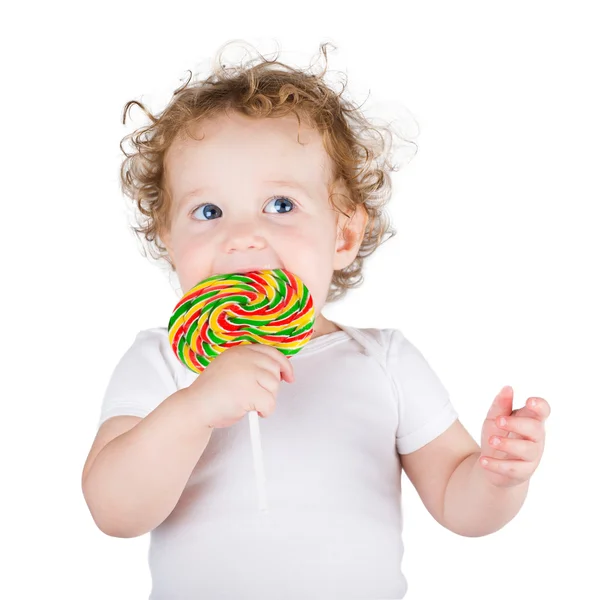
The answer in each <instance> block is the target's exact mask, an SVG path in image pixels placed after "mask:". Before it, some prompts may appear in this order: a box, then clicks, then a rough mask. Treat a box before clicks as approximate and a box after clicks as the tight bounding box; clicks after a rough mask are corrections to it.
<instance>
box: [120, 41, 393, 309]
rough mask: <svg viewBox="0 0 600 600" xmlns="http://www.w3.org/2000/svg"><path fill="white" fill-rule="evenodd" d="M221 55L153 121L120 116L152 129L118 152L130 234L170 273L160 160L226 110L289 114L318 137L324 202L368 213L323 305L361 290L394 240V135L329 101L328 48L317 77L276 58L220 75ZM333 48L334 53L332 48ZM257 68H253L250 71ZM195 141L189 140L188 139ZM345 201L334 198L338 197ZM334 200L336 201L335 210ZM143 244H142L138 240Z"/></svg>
mask: <svg viewBox="0 0 600 600" xmlns="http://www.w3.org/2000/svg"><path fill="white" fill-rule="evenodd" d="M230 43H232V42H227V43H226V44H224V45H223V46H222V47H221V51H220V52H218V53H217V55H216V58H215V59H214V62H213V73H212V74H211V75H210V76H209V77H207V78H206V79H204V80H200V81H196V82H194V83H192V84H191V85H189V83H190V80H191V78H192V76H191V73H190V77H189V78H188V80H187V82H186V83H185V84H184V85H183V86H181V87H180V88H179V89H177V90H176V91H175V92H173V97H172V99H171V100H170V102H169V103H168V105H167V106H166V108H165V109H164V110H163V111H162V113H161V114H158V115H156V116H154V115H152V114H151V113H150V112H149V111H148V110H147V109H146V107H145V106H144V105H143V104H142V103H141V102H139V101H137V100H131V101H129V102H127V104H126V105H125V108H124V111H123V124H125V121H126V118H127V113H128V111H129V108H130V107H131V106H132V105H134V104H135V105H138V106H139V107H140V108H141V109H142V111H143V112H144V113H145V114H146V116H147V117H148V118H149V119H150V121H151V124H150V125H147V126H145V127H142V128H140V129H137V130H136V131H134V132H133V133H131V134H129V135H127V136H125V137H124V138H123V139H122V140H121V144H120V147H121V151H122V152H123V154H124V155H125V157H126V158H125V159H124V160H123V162H122V164H121V169H120V183H121V190H122V192H123V193H124V194H125V195H126V196H127V197H129V198H131V199H132V200H133V201H134V205H135V208H134V210H135V219H136V226H134V227H133V228H132V229H133V231H134V232H135V234H137V235H138V236H139V237H140V240H142V245H143V239H145V240H146V242H148V250H149V252H150V254H151V255H152V257H153V258H155V259H159V260H161V259H164V260H166V262H167V263H168V265H169V267H170V269H171V270H172V271H175V269H176V265H173V263H172V262H171V259H170V257H169V255H168V253H167V251H166V248H165V246H164V245H163V243H162V242H161V239H160V237H161V234H163V233H165V232H167V231H169V229H170V215H171V207H172V200H171V197H170V195H169V191H168V187H167V185H166V182H165V155H166V153H167V150H168V149H169V147H170V146H171V144H172V142H173V141H174V140H175V139H176V138H177V137H178V136H179V135H180V134H181V132H182V131H185V133H186V134H187V135H189V136H190V137H192V138H193V136H192V135H191V133H190V132H189V127H190V126H191V125H193V124H194V123H196V122H198V121H199V120H200V119H203V118H210V117H213V116H217V115H219V114H223V113H225V112H228V111H230V110H234V111H238V112H239V113H241V114H243V115H247V116H251V117H256V118H266V117H281V116H285V115H287V114H290V113H294V114H295V116H296V118H297V119H298V122H299V124H300V119H301V118H303V117H304V118H306V119H307V122H308V123H309V124H310V125H312V126H313V127H314V128H316V129H317V130H318V131H319V133H320V134H321V139H322V142H323V146H324V148H325V150H326V152H327V154H328V155H329V156H330V158H331V161H332V174H331V180H330V182H329V187H328V191H329V202H330V204H331V205H332V206H333V208H334V209H335V210H338V211H340V212H341V213H342V214H344V215H345V216H346V217H348V218H351V217H350V215H348V214H347V213H346V212H344V211H345V210H347V211H349V212H351V213H352V214H353V213H354V212H355V211H356V209H357V206H358V205H362V206H363V207H364V209H365V211H366V213H367V217H368V220H367V227H366V228H365V232H364V236H363V239H362V242H361V245H360V248H359V250H358V254H357V256H356V258H355V260H354V261H353V262H352V263H351V264H350V265H348V266H347V267H346V268H344V269H341V270H337V271H334V273H333V276H332V280H331V283H330V288H329V292H328V295H327V302H333V301H336V300H339V299H341V298H342V297H344V296H345V294H346V292H347V291H348V290H349V289H350V288H356V287H358V286H360V285H361V284H362V282H363V280H364V277H363V275H362V270H363V263H364V260H365V258H366V257H367V256H370V255H371V254H372V253H373V252H374V251H375V249H376V248H377V247H379V246H380V245H381V244H382V243H383V242H385V241H387V239H390V238H391V237H393V236H394V235H396V233H397V232H396V230H395V229H394V228H393V227H392V226H391V223H390V218H389V216H388V215H387V214H386V212H385V205H386V204H387V203H388V201H389V199H390V197H391V179H390V172H392V171H396V170H398V168H397V166H396V165H394V164H391V163H390V155H391V152H392V144H389V145H388V144H386V139H385V136H386V135H388V138H389V137H390V136H391V137H393V135H395V132H394V131H393V129H392V128H391V127H389V126H386V127H378V126H376V125H374V124H373V123H371V122H370V121H368V120H367V119H366V117H365V116H364V115H363V114H361V112H360V111H359V107H357V106H355V105H354V104H353V103H352V102H349V101H347V100H346V99H345V98H343V97H342V93H343V92H344V90H345V87H346V84H347V81H346V83H344V86H343V88H342V90H341V91H340V92H339V93H335V92H334V91H333V90H332V89H331V88H330V87H329V86H328V85H327V84H326V83H325V81H324V75H325V73H326V71H327V46H328V45H329V42H327V43H325V44H320V46H319V50H320V53H322V54H323V56H324V57H325V67H324V68H323V70H322V71H321V72H320V73H318V74H313V73H310V71H302V70H298V69H294V68H292V67H290V66H288V65H285V64H283V63H281V62H279V61H277V58H278V56H279V53H278V54H277V56H276V57H275V59H273V60H267V59H265V58H264V57H263V56H262V55H261V54H260V53H259V57H260V59H261V60H260V61H259V58H256V59H254V60H250V61H249V63H248V64H247V65H244V64H243V63H241V64H240V66H239V67H226V66H225V65H224V64H222V53H223V52H224V49H225V47H226V46H228V45H229V44H230ZM334 48H335V47H334ZM255 61H259V62H258V64H253V63H254V62H255ZM194 139H195V138H194ZM126 141H130V142H131V144H132V146H133V151H132V152H130V153H127V152H126V151H125V150H124V149H123V143H124V142H126ZM338 184H341V188H342V189H343V190H344V191H345V192H347V194H346V193H342V194H339V193H334V189H340V188H339V187H338ZM334 196H340V197H341V201H340V203H339V204H340V205H341V206H339V205H338V204H337V203H336V202H335V201H334V200H333V197H334ZM142 236H143V239H142Z"/></svg>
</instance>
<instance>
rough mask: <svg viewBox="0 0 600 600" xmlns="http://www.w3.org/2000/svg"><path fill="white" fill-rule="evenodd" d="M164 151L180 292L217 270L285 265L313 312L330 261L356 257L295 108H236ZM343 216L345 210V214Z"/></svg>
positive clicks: (170, 241)
mask: <svg viewBox="0 0 600 600" xmlns="http://www.w3.org/2000/svg"><path fill="white" fill-rule="evenodd" d="M192 131H193V134H194V136H195V137H198V138H201V137H202V136H204V138H203V139H202V140H201V141H196V140H191V139H185V140H179V141H177V142H175V143H174V144H173V145H172V146H171V147H170V148H169V150H168V152H167V156H166V159H165V165H166V183H167V185H168V187H169V191H170V193H171V197H172V212H171V229H170V231H169V232H168V234H167V235H163V237H162V241H163V242H164V243H165V245H166V247H167V250H168V251H169V254H170V257H171V260H172V261H173V263H174V265H175V269H176V272H177V276H178V278H179V282H180V284H181V288H182V290H183V293H184V294H185V293H186V292H187V291H189V290H190V289H191V288H192V287H193V286H195V285H196V284H197V283H198V282H200V281H201V280H203V279H205V278H207V277H210V276H212V275H216V274H223V273H234V272H238V271H247V270H251V269H276V268H283V269H287V270H289V271H291V272H292V273H294V274H296V275H297V276H298V277H300V279H301V280H302V281H303V282H304V283H305V284H306V286H307V287H308V289H309V291H310V293H311V295H312V297H313V301H314V305H315V313H316V314H317V315H318V314H319V313H320V310H321V308H322V307H323V306H324V304H325V300H326V298H327V292H328V289H329V284H330V281H331V276H332V274H333V270H334V269H340V268H343V267H345V266H347V265H348V264H350V263H351V262H352V260H353V259H354V255H355V253H354V254H353V255H352V256H350V255H349V253H348V250H347V249H346V248H345V247H344V245H343V240H342V237H341V234H340V236H338V230H337V227H338V221H339V222H340V224H341V223H342V221H340V219H339V218H338V213H337V212H336V211H335V210H334V209H333V208H332V207H331V206H330V204H329V201H328V191H327V187H326V183H327V181H328V178H329V169H330V158H329V156H328V155H327V153H326V152H325V149H324V148H323V145H322V142H321V139H320V136H319V134H318V132H317V131H315V130H313V129H308V128H307V127H306V126H305V125H304V124H303V125H302V126H301V128H300V130H299V140H300V142H301V143H302V144H303V145H301V144H299V143H298V141H297V136H298V121H297V120H296V118H295V117H294V116H293V115H292V116H289V117H283V118H281V117H280V118H272V119H252V118H249V117H246V116H244V115H240V114H238V113H233V114H231V115H222V116H219V117H217V118H214V119H211V120H205V121H203V122H202V123H201V124H200V125H198V126H197V128H195V129H193V130H192ZM341 218H344V217H343V216H342V217H341Z"/></svg>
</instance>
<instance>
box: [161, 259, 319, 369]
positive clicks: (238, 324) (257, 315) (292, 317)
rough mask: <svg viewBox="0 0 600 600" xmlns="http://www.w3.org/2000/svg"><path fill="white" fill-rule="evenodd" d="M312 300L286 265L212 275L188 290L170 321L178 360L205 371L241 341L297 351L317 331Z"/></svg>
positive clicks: (242, 342)
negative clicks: (213, 361)
mask: <svg viewBox="0 0 600 600" xmlns="http://www.w3.org/2000/svg"><path fill="white" fill-rule="evenodd" d="M314 321H315V316H314V308H313V299H312V296H311V295H310V292H309V291H308V288H307V287H306V285H304V283H303V282H302V280H301V279H300V278H299V277H297V276H296V275H294V274H293V273H290V272H289V271H286V270H284V269H272V270H271V269H267V270H262V271H252V272H250V273H232V274H227V275H215V276H213V277H209V278H208V279H205V280H203V281H201V282H200V283H198V284H197V285H196V286H194V287H193V288H192V289H191V290H190V291H189V292H187V293H186V294H185V295H184V296H183V297H182V298H181V300H180V301H179V302H178V303H177V305H176V306H175V308H174V309H173V314H172V315H171V319H170V320H169V328H168V330H169V343H170V344H171V348H172V349H173V352H174V353H175V355H176V356H177V358H179V360H180V361H181V362H182V363H183V364H184V365H185V366H186V367H188V368H189V369H191V370H192V371H194V372H196V373H201V372H202V371H204V369H205V368H206V367H207V366H208V365H209V364H210V361H211V360H213V359H214V358H216V357H217V356H219V354H221V352H223V351H225V350H227V348H231V347H233V346H238V345H241V344H253V343H260V344H267V345H269V346H275V347H276V348H278V349H279V350H280V351H281V352H282V353H283V354H284V355H286V356H288V357H289V356H292V355H294V354H297V353H298V352H299V351H300V350H301V349H302V347H303V346H304V345H305V344H306V343H307V342H308V341H309V340H310V338H311V336H312V334H313V331H314V330H313V326H314Z"/></svg>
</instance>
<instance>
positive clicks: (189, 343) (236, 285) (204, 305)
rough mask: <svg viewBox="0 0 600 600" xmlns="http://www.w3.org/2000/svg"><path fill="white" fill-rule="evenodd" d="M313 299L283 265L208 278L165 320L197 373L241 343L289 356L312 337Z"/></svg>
mask: <svg viewBox="0 0 600 600" xmlns="http://www.w3.org/2000/svg"><path fill="white" fill-rule="evenodd" d="M314 321H315V317H314V308H313V300H312V296H311V295H310V292H309V291H308V288H307V287H306V285H305V284H304V283H303V282H302V281H301V280H300V278H299V277H297V276H296V275H294V274H293V273H290V272H289V271H286V270H284V269H273V270H271V269H266V270H260V271H251V272H249V273H231V274H226V275H215V276H213V277H209V278H208V279H205V280H203V281H201V282H200V283H198V284H197V285H196V286H194V287H193V288H192V289H191V290H189V292H187V293H186V294H185V295H184V296H183V297H182V298H181V300H179V302H178V303H177V305H176V306H175V308H174V309H173V314H172V315H171V319H170V320H169V327H168V331H169V343H170V344H171V348H172V349H173V352H174V353H175V355H176V356H177V358H178V359H179V360H180V361H181V362H182V363H183V364H184V365H185V366H186V367H188V368H189V369H190V370H192V371H194V372H195V373H202V371H204V369H206V367H207V366H208V365H209V364H210V362H211V361H212V360H214V359H215V358H216V357H217V356H219V354H221V353H222V352H224V351H225V350H227V349H228V348H232V347H234V346H239V345H242V344H254V343H259V344H267V345H269V346H274V347H275V348H277V349H278V350H280V351H281V352H282V353H283V354H284V355H285V356H287V357H288V358H289V357H290V356H293V355H294V354H297V353H298V352H299V351H300V350H301V349H302V348H303V347H304V346H305V345H306V344H307V343H308V341H309V340H310V338H311V336H312V334H313V332H314V329H313V326H314ZM249 419H250V433H251V439H252V445H253V453H254V463H255V468H256V472H257V478H258V480H259V500H260V505H261V509H263V510H266V494H265V491H264V469H263V467H262V460H261V448H260V437H259V430H258V416H257V413H256V411H251V412H250V413H249Z"/></svg>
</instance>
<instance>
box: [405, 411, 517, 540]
mask: <svg viewBox="0 0 600 600" xmlns="http://www.w3.org/2000/svg"><path fill="white" fill-rule="evenodd" d="M479 456H480V447H479V445H478V444H477V442H475V440H474V439H473V438H472V437H471V436H470V434H469V433H468V431H467V430H466V429H465V428H464V426H463V425H462V423H460V421H458V420H456V421H455V422H454V423H453V424H452V425H451V426H450V427H449V428H448V429H447V430H446V431H445V432H444V433H442V434H441V435H439V436H438V437H437V438H436V439H434V440H432V441H431V442H429V443H428V444H426V445H425V446H423V447H422V448H420V449H419V450H416V451H415V452H411V453H410V454H403V455H402V457H401V458H402V465H403V468H404V471H405V472H406V474H407V476H408V477H409V479H410V480H411V483H412V484H413V485H414V486H415V488H416V490H417V492H418V494H419V496H420V497H421V500H422V501H423V504H424V505H425V507H426V508H427V510H428V511H429V513H430V514H431V515H432V516H433V517H434V519H435V520H436V521H437V522H438V523H440V524H441V525H443V526H444V527H445V528H446V529H449V530H450V531H452V532H454V533H457V534H459V535H463V536H468V537H478V536H483V535H487V534H489V533H492V532H494V531H497V530H498V529H500V528H501V527H502V526H504V525H505V524H506V523H508V522H509V521H510V520H511V519H512V518H513V517H514V516H515V515H516V514H517V512H518V511H519V509H520V508H521V505H522V504H523V501H524V499H525V495H526V493H527V484H524V485H522V486H517V487H514V488H504V489H503V488H498V487H495V486H492V485H491V484H489V483H488V482H487V481H486V480H485V478H484V472H483V469H482V468H481V467H480V466H479V465H478V464H477V461H478V458H479Z"/></svg>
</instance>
